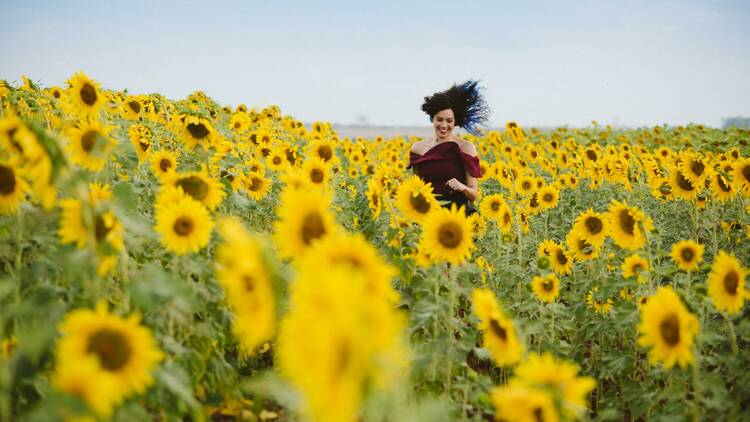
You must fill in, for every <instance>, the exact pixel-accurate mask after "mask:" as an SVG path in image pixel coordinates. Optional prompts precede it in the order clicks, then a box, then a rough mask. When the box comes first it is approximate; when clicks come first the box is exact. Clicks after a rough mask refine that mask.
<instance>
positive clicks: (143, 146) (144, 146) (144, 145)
mask: <svg viewBox="0 0 750 422" xmlns="http://www.w3.org/2000/svg"><path fill="white" fill-rule="evenodd" d="M138 146H139V147H141V151H143V152H146V151H148V147H150V146H151V144H150V143H148V142H144V141H143V140H141V141H140V142H138Z"/></svg>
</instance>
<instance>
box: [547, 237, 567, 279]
mask: <svg viewBox="0 0 750 422" xmlns="http://www.w3.org/2000/svg"><path fill="white" fill-rule="evenodd" d="M549 260H550V263H551V264H552V270H553V271H555V272H556V273H558V274H562V275H565V274H570V272H571V271H572V270H573V260H572V259H571V257H570V253H569V252H568V250H567V248H565V246H563V245H561V244H559V243H557V242H554V243H552V244H551V248H550V255H549Z"/></svg>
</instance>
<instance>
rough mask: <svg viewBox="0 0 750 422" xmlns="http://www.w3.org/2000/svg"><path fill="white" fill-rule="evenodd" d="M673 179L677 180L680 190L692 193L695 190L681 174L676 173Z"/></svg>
mask: <svg viewBox="0 0 750 422" xmlns="http://www.w3.org/2000/svg"><path fill="white" fill-rule="evenodd" d="M675 179H676V180H677V186H679V187H680V189H682V190H685V191H692V190H693V189H695V188H694V187H693V184H692V183H690V181H689V180H687V179H686V178H685V176H683V175H682V172H680V171H678V172H677V175H676V176H675Z"/></svg>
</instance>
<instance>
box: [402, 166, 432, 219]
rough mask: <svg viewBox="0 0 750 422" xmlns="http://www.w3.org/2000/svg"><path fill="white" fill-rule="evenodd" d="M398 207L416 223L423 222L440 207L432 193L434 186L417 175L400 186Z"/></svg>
mask: <svg viewBox="0 0 750 422" xmlns="http://www.w3.org/2000/svg"><path fill="white" fill-rule="evenodd" d="M396 205H397V206H398V208H399V209H400V210H401V212H403V213H404V215H405V216H406V217H407V218H409V219H411V220H413V221H416V222H421V221H422V220H424V218H425V217H426V216H427V215H428V214H429V213H430V211H433V210H435V209H436V208H437V207H439V204H438V202H437V200H436V199H435V196H434V195H433V193H432V185H430V184H428V183H425V182H424V181H423V180H422V179H421V178H419V176H416V175H415V176H412V177H410V178H409V179H407V180H406V181H405V182H404V183H402V184H401V185H399V186H398V189H397V190H396Z"/></svg>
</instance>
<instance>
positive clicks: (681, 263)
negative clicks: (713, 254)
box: [670, 239, 705, 272]
mask: <svg viewBox="0 0 750 422" xmlns="http://www.w3.org/2000/svg"><path fill="white" fill-rule="evenodd" d="M704 249H705V246H703V245H701V244H699V243H697V242H695V241H693V240H690V239H688V240H681V241H679V242H677V243H675V244H674V245H672V250H671V252H670V256H671V257H672V261H674V263H675V264H677V266H678V267H679V268H680V269H682V270H685V271H688V272H692V271H695V270H697V269H698V265H700V263H701V262H702V261H703V250H704Z"/></svg>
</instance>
